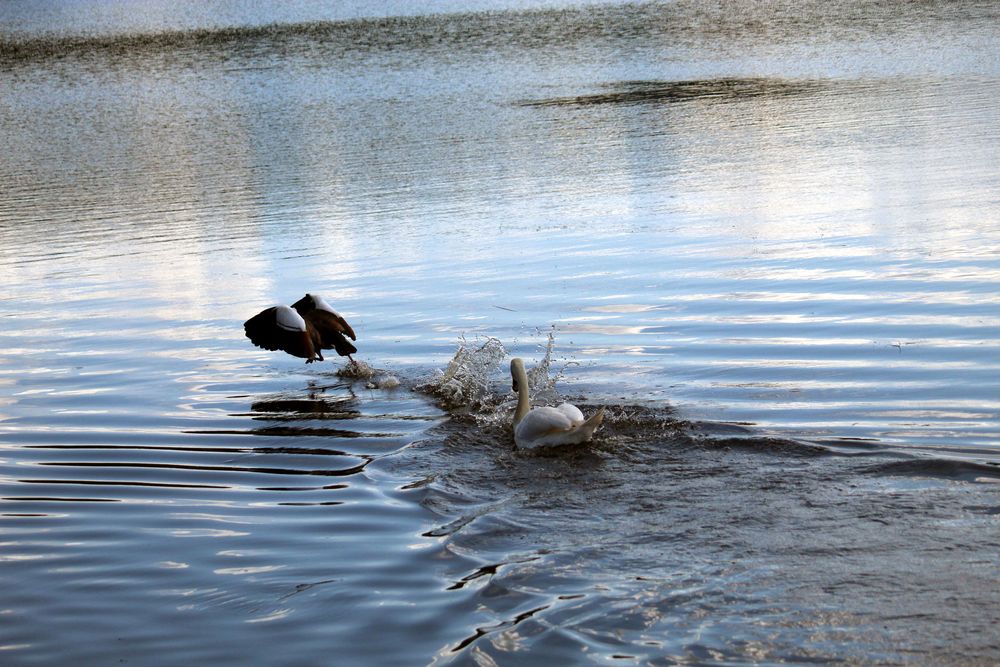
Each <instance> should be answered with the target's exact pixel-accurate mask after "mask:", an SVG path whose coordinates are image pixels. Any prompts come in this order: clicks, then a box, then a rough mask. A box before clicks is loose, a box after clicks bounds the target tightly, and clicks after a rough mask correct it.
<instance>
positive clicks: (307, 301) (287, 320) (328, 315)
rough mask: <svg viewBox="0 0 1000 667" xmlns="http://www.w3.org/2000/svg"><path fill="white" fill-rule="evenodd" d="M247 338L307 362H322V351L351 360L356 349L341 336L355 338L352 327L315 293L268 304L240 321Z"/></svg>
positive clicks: (259, 345)
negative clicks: (277, 304)
mask: <svg viewBox="0 0 1000 667" xmlns="http://www.w3.org/2000/svg"><path fill="white" fill-rule="evenodd" d="M243 330H244V331H245V332H246V336H247V338H249V339H250V342H251V343H253V344H254V345H256V346H257V347H260V348H263V349H265V350H281V351H283V352H287V353H288V354H290V355H292V356H293V357H300V358H303V359H305V360H306V363H307V364H311V363H312V362H314V361H323V352H322V350H336V352H337V354H339V355H340V356H342V357H347V358H348V359H350V360H351V362H352V363H353V362H354V359H353V358H352V357H351V355H352V354H354V353H355V352H357V351H358V349H357V348H356V347H354V345H352V344H351V343H350V342H349V341H348V340H347V338H346V337H345V336H349V337H350V338H351V340H357V337H356V336H355V334H354V329H352V328H351V325H350V324H348V323H347V320H345V319H344V317H343V316H342V315H341V314H340V313H338V312H337V311H336V310H334V309H333V308H332V307H331V306H330V304H328V303H327V302H326V301H325V300H324V299H323V297H321V296H319V295H318V294H306V295H305V296H304V297H302V298H301V299H299V300H298V301H296V302H295V303H294V304H292V306H291V307H289V306H284V305H282V306H272V307H271V308H266V309H265V310H262V311H261V312H259V313H257V314H256V315H254V316H253V317H251V318H250V319H249V320H247V321H246V322H244V323H243Z"/></svg>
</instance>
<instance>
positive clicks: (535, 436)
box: [514, 407, 573, 447]
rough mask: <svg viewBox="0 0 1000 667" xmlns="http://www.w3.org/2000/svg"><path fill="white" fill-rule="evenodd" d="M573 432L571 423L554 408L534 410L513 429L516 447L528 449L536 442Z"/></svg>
mask: <svg viewBox="0 0 1000 667" xmlns="http://www.w3.org/2000/svg"><path fill="white" fill-rule="evenodd" d="M571 430H573V422H572V421H570V418H569V417H567V416H566V414H565V413H563V412H562V411H561V410H558V409H556V408H549V407H542V408H535V409H533V410H532V411H531V412H529V413H528V414H526V415H525V416H524V418H523V419H521V421H519V422H518V423H517V426H515V427H514V441H515V442H517V445H518V447H530V446H532V444H537V443H538V441H540V440H543V439H546V438H551V437H553V436H557V435H559V434H561V433H566V432H568V431H571Z"/></svg>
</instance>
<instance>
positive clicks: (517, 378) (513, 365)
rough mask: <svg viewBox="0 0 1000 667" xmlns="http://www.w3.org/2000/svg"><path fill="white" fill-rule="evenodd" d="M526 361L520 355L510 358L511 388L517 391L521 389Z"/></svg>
mask: <svg viewBox="0 0 1000 667" xmlns="http://www.w3.org/2000/svg"><path fill="white" fill-rule="evenodd" d="M524 375H525V372H524V362H523V361H521V359H520V358H519V357H515V358H513V359H511V360H510V379H511V389H512V390H513V391H514V392H515V393H516V392H518V391H520V384H521V378H522V377H524Z"/></svg>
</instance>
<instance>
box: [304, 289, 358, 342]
mask: <svg viewBox="0 0 1000 667" xmlns="http://www.w3.org/2000/svg"><path fill="white" fill-rule="evenodd" d="M322 303H323V307H317V305H316V302H315V301H314V300H313V295H312V294H306V295H305V296H304V297H302V298H301V299H299V300H298V301H296V302H295V303H293V304H292V308H294V309H295V310H296V312H298V314H299V315H301V316H302V317H305V316H306V314H307V313H313V314H316V313H321V314H322V315H321V316H319V317H321V318H322V319H314V320H313V322H312V323H313V326H316V327H318V328H320V329H321V330H330V331H339V332H340V333H342V334H344V335H345V336H347V337H348V338H350V339H351V340H357V339H358V337H357V336H356V335H355V334H354V329H352V328H351V325H350V324H348V323H347V320H345V319H344V316H343V315H341V314H340V313H337V312H332V310H326V308H331V306H330V305H329V304H328V303H326V301H325V300H324V301H322ZM327 349H329V348H327Z"/></svg>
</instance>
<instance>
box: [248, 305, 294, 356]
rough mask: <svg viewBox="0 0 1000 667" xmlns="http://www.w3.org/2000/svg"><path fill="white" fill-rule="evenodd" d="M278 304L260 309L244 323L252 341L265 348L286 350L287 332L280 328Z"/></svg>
mask: <svg viewBox="0 0 1000 667" xmlns="http://www.w3.org/2000/svg"><path fill="white" fill-rule="evenodd" d="M277 311H278V306H273V307H271V308H267V309H265V310H262V311H260V312H259V313H257V314H256V315H254V316H253V317H251V318H250V319H249V320H247V321H246V322H244V323H243V331H244V332H245V333H246V336H247V338H249V339H250V342H251V343H253V344H254V345H256V346H257V347H260V348H263V349H265V350H284V345H285V340H286V338H285V334H284V332H283V331H282V329H280V328H278V317H277Z"/></svg>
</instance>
